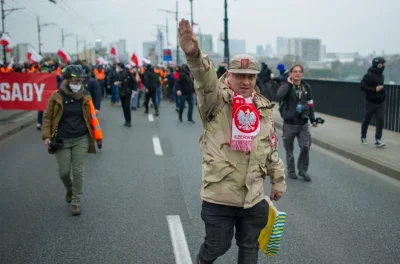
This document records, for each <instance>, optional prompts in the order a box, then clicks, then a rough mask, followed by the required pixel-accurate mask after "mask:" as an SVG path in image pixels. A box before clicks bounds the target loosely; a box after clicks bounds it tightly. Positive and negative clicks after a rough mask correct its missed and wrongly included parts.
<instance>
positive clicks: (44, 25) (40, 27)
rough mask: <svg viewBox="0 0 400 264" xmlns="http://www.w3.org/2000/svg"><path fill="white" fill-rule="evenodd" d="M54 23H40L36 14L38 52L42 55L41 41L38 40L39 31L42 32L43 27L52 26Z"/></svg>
mask: <svg viewBox="0 0 400 264" xmlns="http://www.w3.org/2000/svg"><path fill="white" fill-rule="evenodd" d="M53 25H55V24H54V23H45V24H42V25H40V21H39V16H37V28H38V40H39V47H38V48H39V54H40V55H42V47H41V41H40V32H42V30H43V28H45V27H47V26H53Z"/></svg>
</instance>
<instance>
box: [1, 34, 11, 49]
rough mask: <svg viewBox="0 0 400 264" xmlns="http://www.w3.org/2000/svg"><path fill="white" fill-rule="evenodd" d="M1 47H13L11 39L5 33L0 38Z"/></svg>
mask: <svg viewBox="0 0 400 264" xmlns="http://www.w3.org/2000/svg"><path fill="white" fill-rule="evenodd" d="M0 45H3V46H6V47H7V46H11V38H10V37H9V36H8V35H7V34H6V33H3V34H2V35H1V37H0Z"/></svg>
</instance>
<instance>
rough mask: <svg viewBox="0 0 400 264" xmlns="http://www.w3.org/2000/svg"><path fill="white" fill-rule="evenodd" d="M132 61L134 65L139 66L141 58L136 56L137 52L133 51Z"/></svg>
mask: <svg viewBox="0 0 400 264" xmlns="http://www.w3.org/2000/svg"><path fill="white" fill-rule="evenodd" d="M131 62H132V63H131V64H132V65H133V66H138V67H139V58H138V56H136V53H132V56H131Z"/></svg>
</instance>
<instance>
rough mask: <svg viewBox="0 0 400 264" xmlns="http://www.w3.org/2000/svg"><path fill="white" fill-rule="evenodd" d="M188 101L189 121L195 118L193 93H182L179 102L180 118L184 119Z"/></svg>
mask: <svg viewBox="0 0 400 264" xmlns="http://www.w3.org/2000/svg"><path fill="white" fill-rule="evenodd" d="M186 101H187V102H188V105H189V109H188V115H187V118H188V121H192V120H193V93H190V94H182V95H181V98H180V102H179V104H180V105H179V120H182V114H183V109H184V108H185V103H186Z"/></svg>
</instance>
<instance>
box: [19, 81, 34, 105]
mask: <svg viewBox="0 0 400 264" xmlns="http://www.w3.org/2000/svg"><path fill="white" fill-rule="evenodd" d="M22 89H23V90H24V101H28V102H32V101H33V93H32V92H33V91H32V90H33V87H32V84H31V83H24V84H22ZM28 89H29V92H28Z"/></svg>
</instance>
